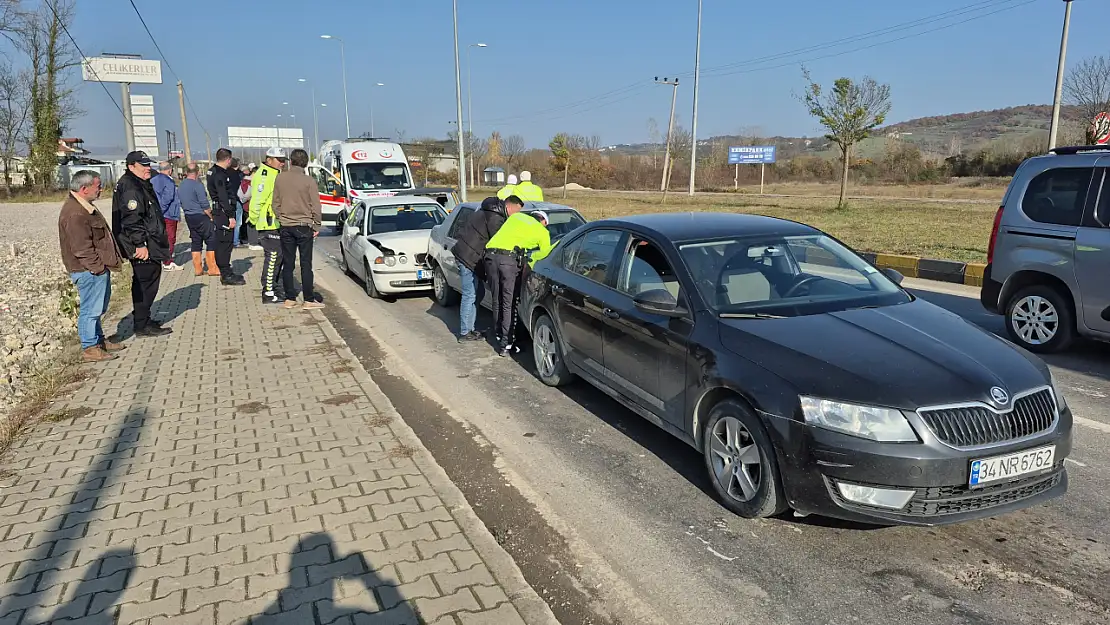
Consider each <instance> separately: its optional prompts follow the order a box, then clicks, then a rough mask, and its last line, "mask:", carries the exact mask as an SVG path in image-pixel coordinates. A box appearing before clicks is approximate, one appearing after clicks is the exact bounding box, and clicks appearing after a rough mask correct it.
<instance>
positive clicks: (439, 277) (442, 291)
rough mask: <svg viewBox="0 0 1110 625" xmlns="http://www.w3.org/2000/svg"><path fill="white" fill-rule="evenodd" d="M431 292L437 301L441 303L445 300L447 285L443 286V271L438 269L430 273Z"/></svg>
mask: <svg viewBox="0 0 1110 625" xmlns="http://www.w3.org/2000/svg"><path fill="white" fill-rule="evenodd" d="M432 291H433V292H435V294H436V299H437V300H439V301H441V302H442V301H443V300H445V299H447V297H446V296H447V285H446V284H444V279H443V271H442V270H441V269H440V268H439V267H436V270H435V271H434V272H432Z"/></svg>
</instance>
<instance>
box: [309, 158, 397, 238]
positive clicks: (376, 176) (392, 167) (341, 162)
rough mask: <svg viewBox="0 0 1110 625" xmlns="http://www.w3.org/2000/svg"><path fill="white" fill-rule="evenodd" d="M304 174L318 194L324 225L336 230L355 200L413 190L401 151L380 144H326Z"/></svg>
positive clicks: (356, 201) (355, 202) (349, 211)
mask: <svg viewBox="0 0 1110 625" xmlns="http://www.w3.org/2000/svg"><path fill="white" fill-rule="evenodd" d="M333 172H338V177H337V176H336V174H335V173H333ZM308 174H309V175H310V176H312V177H313V178H314V179H315V180H316V186H317V187H318V188H319V191H320V205H321V207H322V209H323V221H324V223H325V224H327V223H334V224H335V226H336V227H337V228H338V227H340V226H341V223H340V222H341V221H342V219H343V217H344V216H346V215H349V214H350V213H351V207H352V206H354V205H355V204H357V203H358V202H359V200H362V199H365V198H371V197H385V196H390V195H396V194H397V193H398V192H404V191H411V190H412V189H413V188H415V185H414V184H413V178H412V169H410V168H409V161H408V158H406V157H405V151H404V150H403V149H401V146H400V145H398V144H396V143H388V142H383V141H328V142H326V143H324V144H323V145H322V146H320V160H319V162H313V163H311V164H310V165H309V167H308Z"/></svg>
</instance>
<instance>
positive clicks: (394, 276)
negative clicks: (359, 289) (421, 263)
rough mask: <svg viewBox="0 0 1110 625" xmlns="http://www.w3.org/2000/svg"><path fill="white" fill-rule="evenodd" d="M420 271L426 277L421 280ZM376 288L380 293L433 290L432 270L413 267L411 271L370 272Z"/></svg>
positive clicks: (372, 269) (374, 270)
mask: <svg viewBox="0 0 1110 625" xmlns="http://www.w3.org/2000/svg"><path fill="white" fill-rule="evenodd" d="M418 271H423V272H424V275H425V277H423V278H421V277H420V276H419V274H418V273H417V272H418ZM370 275H371V279H372V280H373V281H374V288H376V289H377V290H378V292H379V293H408V292H409V291H430V290H432V270H431V269H430V268H428V267H413V268H411V269H400V270H398V269H387V270H381V269H374V268H371V270H370Z"/></svg>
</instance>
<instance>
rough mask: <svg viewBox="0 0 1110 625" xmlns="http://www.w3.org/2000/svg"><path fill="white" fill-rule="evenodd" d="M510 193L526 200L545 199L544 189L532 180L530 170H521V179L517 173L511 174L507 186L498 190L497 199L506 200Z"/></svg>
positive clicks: (537, 200)
mask: <svg viewBox="0 0 1110 625" xmlns="http://www.w3.org/2000/svg"><path fill="white" fill-rule="evenodd" d="M510 195H515V196H517V197H518V198H520V199H522V200H524V201H525V202H542V201H543V189H541V188H540V187H539V186H538V185H537V184H535V183H534V182H532V172H530V171H522V172H520V180H519V181H518V180H517V177H516V174H509V179H508V181H507V182H506V183H505V186H503V187H501V188H500V189H498V190H497V199H499V200H506V199H508V198H509V196H510Z"/></svg>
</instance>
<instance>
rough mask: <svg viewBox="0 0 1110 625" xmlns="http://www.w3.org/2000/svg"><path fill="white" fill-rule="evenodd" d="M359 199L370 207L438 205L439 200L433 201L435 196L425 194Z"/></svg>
mask: <svg viewBox="0 0 1110 625" xmlns="http://www.w3.org/2000/svg"><path fill="white" fill-rule="evenodd" d="M359 201H361V202H362V203H363V204H365V205H366V206H368V207H371V208H372V207H374V206H396V205H397V204H433V205H435V206H439V202H437V201H435V198H430V197H428V196H426V195H383V196H377V197H364V198H359Z"/></svg>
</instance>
